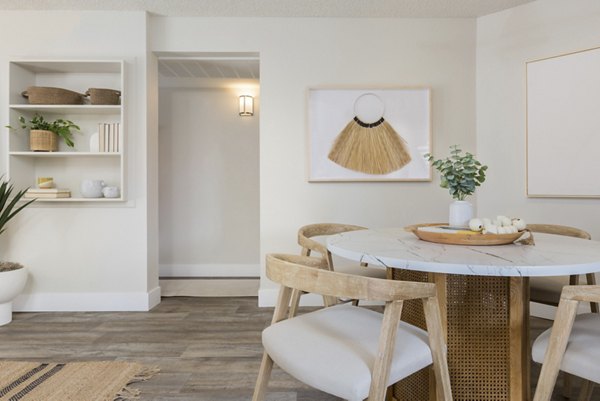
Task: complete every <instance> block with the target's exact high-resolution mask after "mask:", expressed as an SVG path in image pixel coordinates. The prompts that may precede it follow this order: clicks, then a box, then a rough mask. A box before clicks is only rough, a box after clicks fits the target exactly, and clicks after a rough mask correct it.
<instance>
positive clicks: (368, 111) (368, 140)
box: [328, 93, 411, 175]
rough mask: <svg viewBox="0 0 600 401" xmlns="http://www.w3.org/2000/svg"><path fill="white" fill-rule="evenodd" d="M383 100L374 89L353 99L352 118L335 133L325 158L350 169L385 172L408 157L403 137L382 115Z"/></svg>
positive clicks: (397, 168) (399, 166)
mask: <svg viewBox="0 0 600 401" xmlns="http://www.w3.org/2000/svg"><path fill="white" fill-rule="evenodd" d="M384 112H385V104H384V102H383V100H382V99H381V98H380V97H379V96H377V95H376V94H374V93H365V94H362V95H360V96H359V97H358V98H356V100H355V101H354V118H353V119H352V120H351V121H350V122H349V123H348V125H346V127H345V128H344V129H343V130H342V131H341V132H340V133H339V135H338V136H337V138H336V139H335V142H334V143H333V146H332V147H331V150H330V151H329V155H328V157H329V159H330V160H331V161H333V162H334V163H336V164H338V165H340V166H342V167H345V168H347V169H350V170H353V171H359V172H362V173H367V174H378V175H382V174H388V173H391V172H393V171H396V170H400V169H401V168H402V167H404V166H406V165H407V164H408V163H410V161H411V157H410V152H409V150H408V146H407V143H406V141H405V140H404V139H403V138H402V137H401V136H400V135H398V133H397V132H396V131H395V130H394V128H393V127H392V126H391V125H390V124H389V123H388V122H387V121H385V119H384V118H383V115H384Z"/></svg>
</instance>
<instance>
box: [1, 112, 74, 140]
mask: <svg viewBox="0 0 600 401" xmlns="http://www.w3.org/2000/svg"><path fill="white" fill-rule="evenodd" d="M19 123H20V125H21V128H22V129H29V130H43V131H51V132H54V133H55V134H56V135H58V136H60V137H61V138H62V139H64V141H65V143H66V144H67V146H69V147H71V148H72V147H74V146H75V142H73V132H72V131H79V130H80V128H79V126H77V125H76V124H75V123H74V122H73V121H71V120H63V119H62V118H59V119H57V120H54V121H47V120H45V119H44V116H42V115H39V114H36V115H35V116H33V118H32V119H31V120H29V122H27V121H26V120H25V117H23V116H21V117H19ZM7 128H10V129H14V128H13V127H11V126H10V125H7Z"/></svg>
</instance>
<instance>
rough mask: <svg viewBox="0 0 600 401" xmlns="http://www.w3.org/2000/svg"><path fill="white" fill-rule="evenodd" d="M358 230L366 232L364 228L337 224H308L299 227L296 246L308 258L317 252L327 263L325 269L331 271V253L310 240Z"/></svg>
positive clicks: (321, 244)
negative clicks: (300, 248) (297, 245)
mask: <svg viewBox="0 0 600 401" xmlns="http://www.w3.org/2000/svg"><path fill="white" fill-rule="evenodd" d="M358 230H366V228H365V227H361V226H354V225H350V224H338V223H319V224H309V225H306V226H303V227H300V229H299V230H298V244H299V245H300V246H301V247H302V255H304V256H310V255H311V254H312V253H313V252H318V253H319V254H320V255H321V257H322V258H323V260H325V261H326V262H327V266H326V267H325V268H327V269H329V270H333V260H332V257H331V253H330V252H329V251H328V250H327V247H326V246H325V245H324V244H323V243H321V242H319V241H316V240H314V239H312V238H313V237H320V236H325V235H334V234H340V233H345V232H349V231H358Z"/></svg>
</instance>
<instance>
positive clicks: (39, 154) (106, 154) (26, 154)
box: [8, 152, 121, 157]
mask: <svg viewBox="0 0 600 401" xmlns="http://www.w3.org/2000/svg"><path fill="white" fill-rule="evenodd" d="M8 154H9V155H10V156H23V157H115V156H121V152H9V153H8Z"/></svg>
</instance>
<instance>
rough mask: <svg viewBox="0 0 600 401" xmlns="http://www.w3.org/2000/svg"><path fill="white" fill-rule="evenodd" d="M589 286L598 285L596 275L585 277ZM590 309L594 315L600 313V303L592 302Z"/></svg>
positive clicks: (590, 274)
mask: <svg viewBox="0 0 600 401" xmlns="http://www.w3.org/2000/svg"><path fill="white" fill-rule="evenodd" d="M585 278H586V280H587V283H588V285H596V273H588V274H586V275H585ZM590 308H591V309H592V313H600V308H598V302H590Z"/></svg>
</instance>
